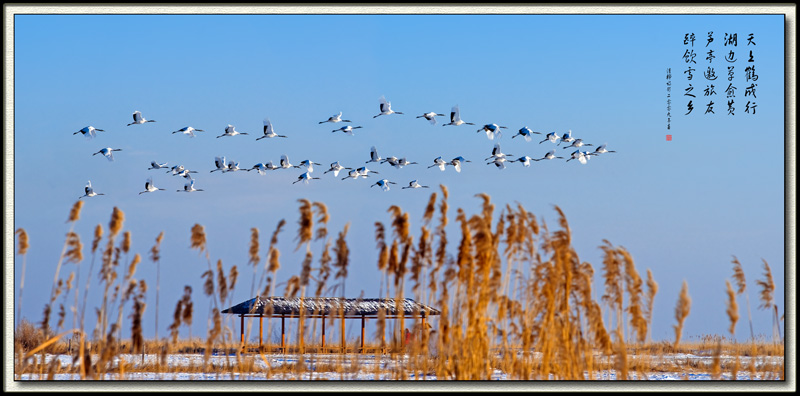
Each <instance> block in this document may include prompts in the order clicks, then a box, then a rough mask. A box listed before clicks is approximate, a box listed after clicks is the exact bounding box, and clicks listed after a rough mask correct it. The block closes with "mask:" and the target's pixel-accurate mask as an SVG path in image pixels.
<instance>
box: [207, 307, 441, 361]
mask: <svg viewBox="0 0 800 396" xmlns="http://www.w3.org/2000/svg"><path fill="white" fill-rule="evenodd" d="M399 305H400V307H399V308H398V300H397V299H391V298H335V297H333V298H332V297H305V298H299V297H298V298H284V297H255V298H252V299H250V300H247V301H245V302H242V303H240V304H237V305H234V306H232V307H230V308H227V309H224V310H223V311H222V313H225V314H230V315H239V317H240V318H241V342H242V347H244V345H245V342H244V341H245V340H244V318H245V317H246V316H249V317H257V318H259V327H258V335H259V341H258V345H259V348H260V347H262V346H263V338H264V317H273V318H281V350H282V351H285V350H286V349H285V348H286V332H285V329H286V318H300V317H301V316H302V317H303V318H322V348H323V349H324V348H325V318H330V317H334V318H337V319H339V318H341V319H342V321H341V326H342V343H341V348H342V351H344V350H345V348H346V345H345V339H344V338H345V331H344V330H345V319H361V351H363V350H364V331H365V330H364V329H365V326H366V321H367V319H368V318H375V319H377V318H378V315H379V314H380V313H381V311H383V314H384V317H385V318H387V319H397V318H401V317H402V318H418V319H421V320H422V328H425V320H426V318H427V317H428V316H432V315H440V314H441V312H439V311H438V310H436V309H434V308H432V307H429V306H427V305H424V304H420V303H418V302H416V301H414V300H411V299H409V298H405V299H403V300H402V301H400V304H399Z"/></svg>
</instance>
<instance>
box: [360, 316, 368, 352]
mask: <svg viewBox="0 0 800 396" xmlns="http://www.w3.org/2000/svg"><path fill="white" fill-rule="evenodd" d="M366 321H367V317H366V316H364V314H362V315H361V353H364V327H365V326H364V325H365V324H366Z"/></svg>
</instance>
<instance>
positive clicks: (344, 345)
mask: <svg viewBox="0 0 800 396" xmlns="http://www.w3.org/2000/svg"><path fill="white" fill-rule="evenodd" d="M344 320H345V319H344V312H342V353H347V344H346V343H345V339H344Z"/></svg>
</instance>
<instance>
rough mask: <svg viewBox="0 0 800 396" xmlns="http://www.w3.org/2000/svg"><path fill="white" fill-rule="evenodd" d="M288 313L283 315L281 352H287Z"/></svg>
mask: <svg viewBox="0 0 800 396" xmlns="http://www.w3.org/2000/svg"><path fill="white" fill-rule="evenodd" d="M285 328H286V315H281V353H286V332H285Z"/></svg>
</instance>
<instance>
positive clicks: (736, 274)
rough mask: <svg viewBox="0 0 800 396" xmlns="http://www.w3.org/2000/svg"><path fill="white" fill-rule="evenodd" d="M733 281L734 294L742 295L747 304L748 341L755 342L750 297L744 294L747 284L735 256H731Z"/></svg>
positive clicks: (740, 264) (740, 265)
mask: <svg viewBox="0 0 800 396" xmlns="http://www.w3.org/2000/svg"><path fill="white" fill-rule="evenodd" d="M731 262H732V263H733V279H734V280H735V281H736V285H737V289H736V294H737V295H742V294H744V298H745V303H746V304H747V321H748V323H749V324H750V339H751V340H755V333H754V332H753V314H752V313H751V311H750V296H749V295H748V294H747V293H746V291H747V283H746V282H745V277H744V269H743V268H742V263H740V262H739V259H738V258H736V256H733V260H732V261H731Z"/></svg>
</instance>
